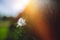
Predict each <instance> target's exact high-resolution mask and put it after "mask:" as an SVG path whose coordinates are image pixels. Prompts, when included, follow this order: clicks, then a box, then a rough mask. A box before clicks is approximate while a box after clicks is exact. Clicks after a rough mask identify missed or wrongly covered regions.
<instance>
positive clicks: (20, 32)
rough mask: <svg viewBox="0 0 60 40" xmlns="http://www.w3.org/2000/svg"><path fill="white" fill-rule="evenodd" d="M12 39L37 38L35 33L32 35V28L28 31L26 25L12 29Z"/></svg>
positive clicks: (26, 39) (10, 37) (27, 39)
mask: <svg viewBox="0 0 60 40" xmlns="http://www.w3.org/2000/svg"><path fill="white" fill-rule="evenodd" d="M8 39H10V40H36V39H35V37H34V36H33V35H31V33H30V30H28V31H27V29H26V27H25V26H23V27H18V28H17V27H16V25H15V29H14V31H13V30H12V31H10V34H9V38H8Z"/></svg>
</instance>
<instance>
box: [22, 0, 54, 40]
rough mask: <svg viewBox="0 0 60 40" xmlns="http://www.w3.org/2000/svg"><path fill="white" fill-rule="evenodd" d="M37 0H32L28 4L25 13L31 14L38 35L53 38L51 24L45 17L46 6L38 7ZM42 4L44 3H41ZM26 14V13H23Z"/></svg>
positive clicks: (44, 39) (30, 17)
mask: <svg viewBox="0 0 60 40" xmlns="http://www.w3.org/2000/svg"><path fill="white" fill-rule="evenodd" d="M36 1H37V0H31V2H30V3H29V4H28V5H27V7H26V9H25V10H24V12H23V14H25V15H26V16H29V19H30V20H31V22H32V25H33V27H32V28H33V30H34V32H35V34H36V35H37V36H38V37H42V38H43V40H53V39H52V38H51V37H52V35H51V30H50V26H51V25H50V24H49V22H48V21H47V20H46V19H45V17H44V10H45V9H44V8H43V7H41V9H39V8H38V4H37V3H36ZM40 6H42V5H40ZM22 16H24V15H22Z"/></svg>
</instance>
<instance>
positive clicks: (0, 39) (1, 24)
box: [0, 21, 10, 40]
mask: <svg viewBox="0 0 60 40" xmlns="http://www.w3.org/2000/svg"><path fill="white" fill-rule="evenodd" d="M9 25H10V21H0V40H5V38H6V37H7V35H8V31H9Z"/></svg>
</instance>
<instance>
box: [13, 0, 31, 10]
mask: <svg viewBox="0 0 60 40" xmlns="http://www.w3.org/2000/svg"><path fill="white" fill-rule="evenodd" d="M29 2H30V0H15V3H13V4H14V5H12V8H13V9H15V10H18V9H19V11H23V10H24V9H25V7H26V6H27V5H28V4H29Z"/></svg>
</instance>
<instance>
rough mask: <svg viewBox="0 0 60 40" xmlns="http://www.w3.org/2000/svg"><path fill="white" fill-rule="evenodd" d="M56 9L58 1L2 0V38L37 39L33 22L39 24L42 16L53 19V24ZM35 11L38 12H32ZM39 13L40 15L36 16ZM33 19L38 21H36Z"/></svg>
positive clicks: (0, 23)
mask: <svg viewBox="0 0 60 40" xmlns="http://www.w3.org/2000/svg"><path fill="white" fill-rule="evenodd" d="M29 3H31V4H29ZM30 6H31V9H30ZM37 10H38V11H39V12H37ZM40 11H41V12H40ZM56 11H57V3H56V1H52V0H38V1H37V0H33V1H32V0H0V40H37V38H38V37H37V36H36V35H35V34H34V32H33V29H32V28H33V27H32V24H33V25H34V26H35V24H37V26H39V25H38V23H39V22H38V21H40V20H38V18H40V16H42V18H41V19H43V17H44V19H45V17H46V18H47V20H49V22H50V21H51V20H53V21H52V22H51V24H53V22H54V20H55V19H53V17H54V18H55V16H54V13H55V12H56ZM35 12H36V14H32V13H35ZM24 13H25V14H24ZM42 13H45V14H42ZM56 13H57V12H56ZM38 14H40V16H37V17H35V16H36V15H38ZM19 17H20V18H19ZM33 18H34V19H33ZM16 20H17V21H16ZM31 20H32V21H34V22H35V21H36V20H38V21H37V22H35V23H34V22H32V21H31ZM47 20H46V21H47ZM41 21H42V20H41ZM44 21H45V20H44ZM42 24H44V22H43V23H42ZM47 25H48V24H47ZM53 25H54V24H53ZM39 27H40V26H39ZM54 27H55V26H54ZM35 29H36V28H35ZM35 31H36V30H35ZM39 36H40V35H39Z"/></svg>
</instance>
